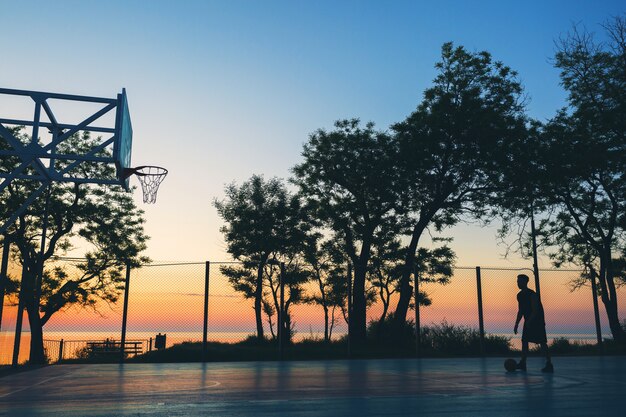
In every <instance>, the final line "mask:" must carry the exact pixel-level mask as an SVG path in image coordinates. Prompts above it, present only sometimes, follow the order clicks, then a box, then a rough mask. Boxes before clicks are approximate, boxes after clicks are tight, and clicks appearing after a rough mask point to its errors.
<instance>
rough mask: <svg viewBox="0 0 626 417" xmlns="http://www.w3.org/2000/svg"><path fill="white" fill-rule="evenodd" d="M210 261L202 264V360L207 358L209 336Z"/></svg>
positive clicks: (204, 360)
mask: <svg viewBox="0 0 626 417" xmlns="http://www.w3.org/2000/svg"><path fill="white" fill-rule="evenodd" d="M210 272H211V262H210V261H206V263H205V264H204V328H203V330H202V362H206V360H207V352H208V336H209V274H210Z"/></svg>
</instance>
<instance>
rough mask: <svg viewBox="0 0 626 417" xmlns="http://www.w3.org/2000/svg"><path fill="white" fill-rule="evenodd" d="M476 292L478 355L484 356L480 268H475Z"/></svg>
mask: <svg viewBox="0 0 626 417" xmlns="http://www.w3.org/2000/svg"><path fill="white" fill-rule="evenodd" d="M476 292H477V295H478V329H479V331H480V354H481V355H484V354H485V323H484V321H483V289H482V284H481V278H480V266H477V267H476Z"/></svg>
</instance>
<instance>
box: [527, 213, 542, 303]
mask: <svg viewBox="0 0 626 417" xmlns="http://www.w3.org/2000/svg"><path fill="white" fill-rule="evenodd" d="M530 229H531V235H532V244H533V274H534V275H535V291H536V292H537V297H539V301H541V287H540V286H539V264H538V260H537V231H536V229H535V212H534V209H533V207H532V205H531V212H530Z"/></svg>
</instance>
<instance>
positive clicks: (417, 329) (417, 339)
mask: <svg viewBox="0 0 626 417" xmlns="http://www.w3.org/2000/svg"><path fill="white" fill-rule="evenodd" d="M413 279H414V283H413V287H414V288H415V296H414V297H415V355H416V356H417V357H418V358H419V357H420V345H421V344H422V328H421V323H420V301H419V298H420V297H419V294H420V292H419V283H420V281H419V272H418V270H417V267H415V270H414V271H413Z"/></svg>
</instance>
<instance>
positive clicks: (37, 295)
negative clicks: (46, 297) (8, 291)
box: [35, 183, 52, 305]
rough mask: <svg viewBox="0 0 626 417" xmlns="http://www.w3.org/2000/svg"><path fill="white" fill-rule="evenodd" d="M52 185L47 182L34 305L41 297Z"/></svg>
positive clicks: (37, 303)
mask: <svg viewBox="0 0 626 417" xmlns="http://www.w3.org/2000/svg"><path fill="white" fill-rule="evenodd" d="M51 187H52V185H51V184H50V183H48V189H47V190H46V203H45V206H44V210H43V219H42V220H43V225H42V227H41V246H40V248H39V264H38V265H37V277H36V278H35V305H39V302H40V301H39V300H40V299H41V286H42V283H43V267H44V255H45V252H46V235H47V234H48V208H49V206H50V192H51Z"/></svg>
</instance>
